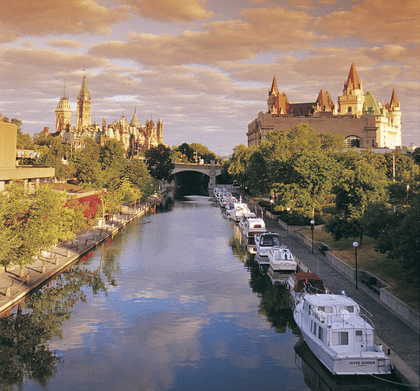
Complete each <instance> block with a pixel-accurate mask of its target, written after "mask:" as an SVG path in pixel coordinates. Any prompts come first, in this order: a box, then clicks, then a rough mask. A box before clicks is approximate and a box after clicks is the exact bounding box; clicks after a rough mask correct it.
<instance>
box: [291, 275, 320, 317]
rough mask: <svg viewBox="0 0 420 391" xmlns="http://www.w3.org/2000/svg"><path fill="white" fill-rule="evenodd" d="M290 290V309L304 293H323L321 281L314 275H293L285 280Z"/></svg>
mask: <svg viewBox="0 0 420 391" xmlns="http://www.w3.org/2000/svg"><path fill="white" fill-rule="evenodd" d="M287 285H288V286H289V288H290V297H291V307H292V309H294V308H295V306H296V304H297V303H298V302H299V300H300V298H301V297H302V296H303V295H304V294H305V293H325V292H326V289H325V286H324V282H323V281H322V279H321V278H320V277H319V276H318V275H317V274H315V273H295V274H293V275H291V276H290V277H289V279H288V280H287Z"/></svg>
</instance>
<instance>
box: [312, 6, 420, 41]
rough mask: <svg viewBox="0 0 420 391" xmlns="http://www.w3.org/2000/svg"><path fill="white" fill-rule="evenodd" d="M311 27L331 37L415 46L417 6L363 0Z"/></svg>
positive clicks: (418, 20) (418, 22)
mask: <svg viewBox="0 0 420 391" xmlns="http://www.w3.org/2000/svg"><path fill="white" fill-rule="evenodd" d="M315 26H316V27H318V28H319V29H321V30H322V31H324V32H325V33H327V34H328V35H331V36H338V37H350V36H351V37H353V38H358V39H361V40H363V41H366V42H376V43H387V44H393V45H409V44H419V43H420V34H419V29H420V28H419V26H420V3H419V1H418V0H404V1H398V2H396V1H382V0H365V1H363V2H357V3H354V5H353V7H352V9H351V10H348V11H336V12H332V13H330V14H328V15H326V16H324V17H319V18H317V20H316V22H315Z"/></svg>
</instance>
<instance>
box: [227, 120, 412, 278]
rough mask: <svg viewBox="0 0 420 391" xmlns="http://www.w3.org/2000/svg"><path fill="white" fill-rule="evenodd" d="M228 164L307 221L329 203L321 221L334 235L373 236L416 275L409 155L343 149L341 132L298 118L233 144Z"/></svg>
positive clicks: (245, 184) (238, 176) (235, 173)
mask: <svg viewBox="0 0 420 391" xmlns="http://www.w3.org/2000/svg"><path fill="white" fill-rule="evenodd" d="M227 170H228V173H229V174H230V175H231V176H232V177H233V179H234V180H235V181H236V182H237V183H239V184H241V185H242V186H243V187H248V188H251V189H253V190H254V191H256V192H257V193H258V194H260V195H262V194H267V193H268V194H269V195H270V196H271V197H272V198H273V200H274V201H275V209H276V210H285V209H286V208H288V210H289V209H290V210H291V211H292V212H296V211H298V212H299V213H300V214H301V215H303V216H305V217H306V221H307V223H306V224H308V223H309V221H310V220H311V219H313V218H314V216H315V211H319V212H321V213H322V206H325V205H332V206H334V209H335V211H336V213H335V215H333V216H331V217H330V218H329V219H328V220H327V223H326V224H325V229H326V230H327V231H328V232H330V233H331V234H332V236H333V237H334V239H336V240H340V239H341V238H357V239H358V240H359V241H360V242H361V243H362V241H363V236H364V235H366V236H369V237H372V238H374V239H375V242H376V245H375V248H376V249H377V250H378V251H380V252H382V253H386V254H387V255H388V257H389V259H390V260H392V261H398V262H400V263H401V264H402V265H403V267H404V268H405V269H406V270H407V275H408V277H409V278H411V279H412V280H416V281H418V276H419V274H420V273H419V272H420V262H419V260H420V241H419V239H418V238H420V218H419V213H420V212H419V209H420V206H419V203H420V200H419V198H420V195H419V190H420V174H419V166H418V165H417V164H416V162H415V159H414V158H413V157H411V156H407V155H406V154H404V153H403V152H402V151H394V152H393V153H384V154H382V153H374V152H373V151H372V150H371V149H367V150H364V151H362V152H358V151H355V150H346V148H345V145H344V139H343V138H342V137H340V136H336V135H332V134H330V133H321V134H320V133H317V132H316V131H315V129H313V128H310V127H309V125H308V124H300V125H299V126H297V127H295V128H294V129H291V130H290V132H283V131H279V132H272V133H269V134H268V137H267V140H266V141H263V142H261V143H260V145H258V146H251V147H245V146H244V145H239V146H237V147H236V148H235V149H234V151H233V155H232V158H231V160H230V162H229V165H228V167H227ZM413 238H417V239H414V240H413Z"/></svg>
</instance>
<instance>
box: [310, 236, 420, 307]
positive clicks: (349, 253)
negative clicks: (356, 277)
mask: <svg viewBox="0 0 420 391" xmlns="http://www.w3.org/2000/svg"><path fill="white" fill-rule="evenodd" d="M302 233H303V234H304V235H305V236H307V237H308V238H311V237H312V232H311V230H305V231H302ZM356 240H358V239H356ZM314 241H316V242H323V243H325V244H326V245H328V246H329V247H330V248H332V249H333V251H332V253H333V254H334V255H335V256H337V257H338V258H340V259H341V260H342V261H343V262H345V263H347V264H348V265H350V266H352V267H356V265H355V254H354V247H353V242H354V241H355V240H354V239H342V240H340V241H337V242H336V241H334V239H333V238H332V237H331V235H330V234H329V233H327V232H326V231H323V230H318V229H316V230H314ZM357 268H358V269H359V270H366V271H368V272H370V273H372V274H374V275H375V276H377V277H379V278H380V279H381V280H383V281H385V282H386V283H388V284H389V285H390V286H391V287H390V288H389V291H390V292H391V293H392V294H393V295H395V296H396V297H398V298H399V299H400V300H402V301H403V302H404V303H406V304H408V305H409V306H411V307H412V308H414V309H415V310H417V311H419V297H420V292H419V287H418V286H417V287H415V286H413V285H408V284H407V279H406V277H405V276H404V271H403V269H402V266H401V265H400V264H399V263H397V262H392V261H390V260H389V259H388V258H387V257H386V255H384V254H380V253H378V252H376V251H375V250H374V248H373V240H372V239H371V238H368V237H364V238H363V244H362V245H360V246H359V247H358V249H357Z"/></svg>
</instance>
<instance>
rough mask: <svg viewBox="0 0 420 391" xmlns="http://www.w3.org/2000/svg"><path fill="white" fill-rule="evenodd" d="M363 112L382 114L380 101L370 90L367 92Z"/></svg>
mask: <svg viewBox="0 0 420 391" xmlns="http://www.w3.org/2000/svg"><path fill="white" fill-rule="evenodd" d="M363 112H364V113H369V114H373V115H382V110H381V108H380V106H379V104H378V102H377V101H376V99H375V97H374V96H373V94H371V93H370V92H367V93H366V96H365V103H364V105H363Z"/></svg>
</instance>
